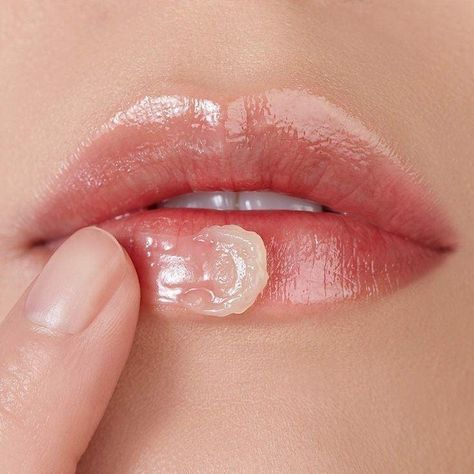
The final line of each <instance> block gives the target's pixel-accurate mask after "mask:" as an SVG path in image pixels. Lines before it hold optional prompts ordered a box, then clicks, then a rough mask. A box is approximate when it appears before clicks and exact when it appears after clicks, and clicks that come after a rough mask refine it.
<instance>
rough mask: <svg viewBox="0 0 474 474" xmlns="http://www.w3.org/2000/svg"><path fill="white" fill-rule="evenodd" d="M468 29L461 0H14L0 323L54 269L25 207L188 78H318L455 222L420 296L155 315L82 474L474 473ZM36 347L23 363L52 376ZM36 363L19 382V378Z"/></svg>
mask: <svg viewBox="0 0 474 474" xmlns="http://www.w3.org/2000/svg"><path fill="white" fill-rule="evenodd" d="M473 36H474V6H473V4H472V2H469V1H465V0H452V1H450V2H447V1H446V2H444V1H441V0H435V1H433V0H431V1H424V0H406V1H387V0H384V1H381V2H370V1H336V0H335V1H331V2H323V1H316V0H314V1H298V2H290V1H267V2H261V1H245V2H242V1H239V2H232V1H229V2H225V8H222V3H220V2H212V1H200V2H191V1H189V2H185V1H182V2H175V1H160V2H152V1H145V0H143V1H141V2H138V3H134V4H133V7H132V5H131V3H130V2H120V4H119V5H117V4H116V2H108V1H103V2H100V3H98V2H92V1H81V2H79V1H70V2H67V4H66V5H64V3H63V2H58V1H52V0H49V1H42V2H39V1H36V2H35V1H34V2H31V1H30V2H27V1H22V0H21V1H18V0H3V2H2V15H1V19H0V64H1V67H0V115H1V120H0V176H1V177H2V186H1V187H0V204H1V209H0V318H1V317H5V321H7V322H8V321H12V320H14V319H15V318H21V317H22V316H21V315H20V314H19V313H21V311H19V310H18V309H14V310H13V311H12V312H11V313H10V315H9V316H8V317H7V316H6V315H7V314H8V313H9V312H10V308H12V307H14V308H18V304H19V303H17V304H16V301H17V300H18V299H19V298H21V295H22V293H23V291H24V290H25V288H26V287H27V286H28V285H29V284H30V282H31V281H32V279H33V278H34V277H35V276H36V275H37V273H38V272H39V271H40V270H41V267H42V265H43V263H44V262H43V261H41V259H38V258H33V256H32V250H31V249H30V248H29V247H28V245H27V242H26V239H25V238H24V237H23V236H22V235H21V234H19V233H18V232H17V231H15V229H16V224H17V223H18V222H21V219H22V212H23V211H22V209H23V206H24V203H25V202H28V201H29V200H31V199H32V197H34V196H35V194H36V193H37V192H39V190H40V189H41V187H42V186H44V185H45V183H46V182H47V180H48V177H49V176H51V173H52V171H53V170H57V169H58V167H59V166H60V163H61V162H62V161H63V160H64V159H65V157H67V156H68V155H69V154H70V153H71V152H72V151H73V150H74V148H75V146H76V145H77V143H78V142H79V141H80V140H81V138H82V137H84V136H86V135H87V132H88V131H89V130H90V129H92V128H94V127H95V126H97V124H100V123H102V122H104V121H105V120H106V119H107V118H108V117H109V116H110V115H111V113H113V111H114V110H117V108H119V107H120V105H121V104H123V103H127V102H130V100H131V99H132V98H133V97H136V96H140V95H141V96H143V95H145V94H150V95H159V94H162V93H169V92H170V91H173V90H174V89H176V87H177V85H178V84H179V85H180V86H179V87H180V90H182V89H183V88H190V89H193V90H200V91H207V90H215V91H218V92H219V93H224V92H226V91H230V92H232V94H235V95H238V94H250V93H255V92H257V91H261V90H266V89H270V88H272V87H292V88H296V87H307V88H310V89H312V90H315V91H318V92H319V93H320V95H323V96H325V97H327V99H328V100H329V101H331V102H333V103H336V104H342V105H343V106H344V107H345V108H346V109H348V110H350V111H351V112H352V113H353V114H355V115H357V116H359V117H361V118H362V120H363V121H364V123H366V124H367V125H368V126H369V127H370V128H373V129H374V130H376V131H377V132H378V133H379V134H380V135H382V136H383V137H384V138H385V139H386V141H387V142H389V143H390V144H392V145H393V146H394V148H395V149H396V150H397V151H398V152H399V154H400V155H401V156H403V157H406V159H407V161H408V162H409V163H410V165H411V166H412V167H413V169H414V170H416V172H417V173H418V174H420V176H422V178H423V180H424V181H425V182H426V183H427V185H428V187H429V189H431V191H432V194H433V196H434V197H435V198H436V199H437V201H439V204H440V206H441V208H442V209H444V210H445V211H446V213H447V215H448V217H449V221H450V223H451V225H452V227H453V228H454V230H455V232H456V235H457V248H456V250H455V251H454V252H453V253H452V255H450V256H449V257H448V259H447V260H446V261H445V262H444V263H443V264H442V265H441V266H440V267H439V268H438V269H436V270H435V271H434V272H431V273H430V274H428V275H426V276H425V277H423V278H422V279H421V280H419V281H417V282H415V283H413V284H411V285H410V286H408V287H407V288H405V289H403V290H401V291H398V292H396V293H395V294H393V295H391V296H389V297H385V298H383V299H380V300H378V301H370V302H366V303H358V304H354V303H350V304H347V305H345V306H343V307H339V308H334V309H331V308H325V309H324V311H320V312H319V313H318V314H315V315H314V317H311V318H308V319H305V320H303V321H298V322H297V323H296V322H291V315H288V316H289V318H288V319H289V321H288V323H278V324H266V325H263V324H258V325H257V324H256V323H253V322H252V321H250V320H249V321H245V322H244V323H242V322H238V323H237V322H233V321H232V320H229V319H227V320H225V321H217V322H216V321H214V320H213V321H210V322H208V323H202V322H199V323H198V322H193V321H174V322H171V321H166V320H162V319H160V318H157V317H156V316H155V315H149V314H140V320H139V324H138V329H137V332H136V334H135V340H134V345H133V348H132V352H131V355H130V357H129V359H128V362H127V364H126V366H125V369H124V372H123V373H122V377H121V378H120V381H119V383H118V386H117V388H116V391H115V393H114V395H113V397H112V400H111V402H110V404H109V406H108V409H107V411H106V413H105V416H104V418H103V419H102V422H101V424H100V426H99V428H98V430H97V432H96V434H95V436H94V437H93V439H92V442H91V443H90V445H89V447H88V449H87V451H86V452H85V454H84V456H83V458H82V460H81V462H80V464H79V472H84V473H86V472H101V473H108V472H110V473H112V472H113V473H118V472H324V473H326V472H327V473H333V472H334V473H336V472H337V473H341V472H386V473H390V472H471V471H472V469H473V468H474V457H473V454H472V449H471V442H472V439H473V438H474V428H473V427H474V411H473V410H472V406H474V373H473V369H472V366H473V364H472V360H473V356H474V345H473V344H472V341H473V340H474V319H473V318H472V307H473V306H474V291H473V283H472V276H471V275H472V268H473V265H474V239H472V235H473V233H474V211H473V206H472V203H473V202H474V187H473V186H472V180H473V177H474V161H473V160H472V136H473V135H474V128H473V126H474V120H473V113H472V111H473V110H474V84H473V80H472V78H473V77H474V59H473V58H474V43H473V42H472V37H473ZM15 304H16V305H15ZM133 311H134V309H133V308H130V309H129V311H128V313H129V314H133ZM11 324H12V323H9V324H7V323H5V322H4V323H3V324H2V326H1V327H0V334H1V336H0V337H1V341H0V347H2V357H3V358H4V360H5V361H7V362H5V363H3V365H2V367H7V368H8V367H10V369H11V367H17V366H15V364H13V365H12V364H10V365H9V363H8V361H9V360H14V359H10V357H13V356H12V355H11V354H13V352H10V351H13V350H14V349H13V348H14V347H15V344H16V342H15V341H16V340H17V336H12V335H11V333H9V332H8V328H9V327H11ZM18 324H19V323H18ZM5 328H7V329H5ZM1 331H3V332H1ZM6 331H7V332H6ZM15 331H19V329H15ZM15 331H14V334H18V332H15ZM132 333H133V328H132V327H130V328H129V329H128V330H127V331H125V332H123V333H121V334H122V337H123V339H117V341H116V346H114V347H115V349H114V350H116V351H118V353H120V354H123V353H126V352H127V346H126V340H127V337H130V334H132ZM5 334H6V336H5ZM132 335H133V334H132ZM30 336H31V334H30ZM30 336H28V337H30ZM25 337H26V336H25ZM28 337H27V338H26V341H27V342H26V343H25V344H29V342H28V341H29V339H28ZM48 337H49V336H48ZM84 337H86V336H84ZM48 341H49V342H48ZM94 341H95V344H98V345H99V346H98V347H100V344H105V342H103V341H104V340H103V339H101V338H100V337H98V338H95V339H94ZM101 341H102V342H101ZM44 344H46V345H47V346H48V344H52V342H51V341H50V339H45V342H44ZM124 344H125V345H124ZM5 347H9V348H10V349H5ZM48 347H50V346H48ZM107 347H109V348H110V347H111V346H110V344H109V345H108V346H107ZM120 351H122V352H120ZM103 352H104V351H97V354H98V356H97V357H99V359H100V357H103ZM100 354H102V356H101V355H100ZM38 360H41V358H38V357H32V358H31V360H30V361H29V362H28V364H27V369H28V370H29V371H30V372H29V373H33V374H39V375H38V376H37V377H36V380H38V381H41V380H43V379H42V375H41V371H40V369H41V368H39V367H37V365H35V364H36V363H37V361H38ZM48 360H50V363H51V370H58V371H59V372H58V373H67V372H68V371H72V370H75V368H74V367H71V366H70V365H69V366H68V365H67V364H65V363H63V362H60V361H61V357H52V358H51V359H48ZM81 360H82V359H81ZM94 361H95V362H94ZM99 362H100V360H99ZM78 363H79V364H81V362H78ZM94 363H98V362H97V360H96V359H94V358H93V357H85V358H84V359H83V360H82V364H84V366H87V364H94ZM55 364H59V365H58V366H57V365H55ZM23 369H25V367H22V366H21V365H20V366H19V369H18V370H19V372H18V374H16V375H17V378H16V379H15V380H23V378H22V377H23V372H21V371H22V370H23ZM2 370H3V369H2ZM15 370H17V369H15ZM25 370H26V369H25ZM61 371H63V372H61ZM10 372H11V370H10ZM10 372H8V371H7V372H6V371H5V370H3V372H1V371H0V388H1V387H5V386H6V387H10V388H9V390H10V389H11V390H12V392H11V393H13V396H15V390H14V385H12V382H9V380H10V379H8V378H6V375H5V374H6V373H10ZM100 379H102V380H101V381H100V382H98V380H100ZM48 380H49V379H45V380H44V383H40V382H38V383H40V385H39V386H41V387H43V389H42V390H44V391H43V392H42V394H43V395H41V396H42V397H43V398H41V399H39V400H36V399H35V398H34V397H35V396H36V395H35V393H36V392H35V393H33V394H30V395H31V397H32V398H28V399H29V400H30V401H31V403H30V405H29V407H30V409H29V410H23V411H21V412H19V413H17V414H16V415H15V417H14V419H15V420H17V422H19V423H20V425H23V426H25V424H26V426H29V427H30V428H31V427H32V426H38V424H39V425H40V426H42V425H43V424H42V423H37V424H36V425H35V424H33V425H32V424H31V423H30V424H28V423H29V421H28V420H30V418H29V417H30V416H33V417H35V416H36V418H34V420H42V419H43V418H44V417H46V416H47V414H48V413H51V407H50V406H49V407H48V403H47V400H49V399H50V397H51V396H52V395H51V393H57V392H58V391H61V390H64V393H65V395H64V398H65V399H68V397H69V398H71V397H73V396H74V391H73V387H70V386H69V387H68V384H66V383H65V384H64V386H61V384H59V383H57V382H55V383H51V384H50V385H48V384H47V383H46V382H47V381H48ZM95 381H96V382H97V383H101V384H104V386H105V385H107V384H109V385H108V387H109V388H107V387H105V388H104V390H105V391H106V392H107V390H110V386H113V384H114V383H115V379H114V377H111V378H110V379H107V380H105V379H103V378H102V377H98V378H96V379H95ZM2 384H3V385H2ZM46 386H47V387H49V388H44V387H46ZM12 387H13V388H12ZM27 387H28V386H27ZM27 390H28V388H27ZM48 390H49V391H50V392H48ZM0 393H2V391H1V390H0ZM100 393H102V392H100ZM30 395H29V396H30ZM87 396H88V397H90V398H87V400H88V401H89V402H90V404H91V405H87V404H86V405H87V406H89V412H90V406H94V397H97V393H96V392H94V390H93V389H92V388H91V392H90V393H88V395H87ZM4 400H5V397H3V398H2V397H0V414H3V413H4V412H5V406H4V405H2V403H3V404H4V403H5V402H4ZM97 406H98V405H97ZM100 406H102V405H100ZM104 406H105V405H104ZM87 410H88V408H87V407H86V408H84V410H83V412H82V413H83V414H82V415H81V416H77V417H72V418H71V417H68V414H70V407H68V406H63V405H61V406H59V407H55V410H53V411H54V413H55V416H58V417H63V418H61V419H62V420H63V421H62V422H61V423H69V424H68V426H76V424H77V425H78V426H83V423H87V421H84V420H90V418H88V416H89V415H88V413H89V412H88V411H87ZM99 411H100V410H99ZM32 413H33V414H32ZM35 413H36V414H35ZM100 415H101V413H99V414H97V413H95V415H94V416H97V417H100ZM42 417H43V418H42ZM18 420H20V421H18ZM94 420H96V418H94ZM81 423H82V424H81ZM3 426H4V425H3V424H2V423H1V422H0V432H2V430H3V429H4V428H3ZM87 426H88V430H89V431H87V430H86V434H84V437H83V438H81V439H87V438H88V437H90V436H92V433H93V431H94V429H95V425H94V423H91V422H90V421H89V424H88V425H87ZM32 430H33V428H31V429H30V430H26V432H27V433H31V431H32ZM33 431H34V430H33ZM45 432H47V431H46V430H45ZM57 433H58V432H55V433H53V434H52V436H56V438H55V439H57V437H58V434H57ZM8 434H9V433H8V431H7V432H2V436H0V445H1V446H2V449H3V450H4V451H1V449H0V452H17V453H23V452H25V451H26V452H38V449H37V448H36V447H35V446H36V445H35V440H33V439H30V440H29V441H28V442H27V447H25V446H24V443H25V441H24V439H25V438H24V437H21V436H17V437H12V436H8ZM69 442H72V443H74V441H71V440H65V441H64V443H66V444H64V443H63V444H59V445H57V444H56V445H54V446H55V447H56V448H57V449H55V450H54V453H57V456H58V458H60V459H59V460H58V461H57V463H56V464H54V465H55V466H58V472H64V470H63V471H61V468H62V467H64V466H67V467H71V466H73V465H74V463H75V461H77V458H78V456H79V455H80V453H82V450H83V449H84V446H85V444H87V443H86V441H84V443H83V444H81V445H78V444H75V445H74V446H73V447H71V446H69V445H68V444H67V443H69ZM32 446H33V447H32ZM71 453H73V454H71ZM0 458H1V456H0ZM48 459H50V458H48ZM12 462H13V461H12ZM46 465H47V464H46ZM12 466H13V467H15V464H10V465H9V467H12ZM30 467H31V466H30ZM6 472H8V471H6ZM26 472H30V471H26Z"/></svg>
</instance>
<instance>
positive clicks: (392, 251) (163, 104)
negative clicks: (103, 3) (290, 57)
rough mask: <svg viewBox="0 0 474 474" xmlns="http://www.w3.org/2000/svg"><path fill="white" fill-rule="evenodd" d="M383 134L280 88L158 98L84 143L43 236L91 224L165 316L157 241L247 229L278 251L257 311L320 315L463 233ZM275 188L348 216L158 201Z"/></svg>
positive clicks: (432, 255) (379, 290)
mask: <svg viewBox="0 0 474 474" xmlns="http://www.w3.org/2000/svg"><path fill="white" fill-rule="evenodd" d="M407 168H408V167H407V166H406V165H405V164H404V163H403V161H402V160H401V159H400V158H399V157H398V156H397V155H396V154H395V153H393V152H392V151H391V149H390V148H389V146H387V145H386V144H385V143H384V142H383V140H382V139H381V138H380V137H378V136H377V135H376V134H375V133H374V132H372V131H370V130H369V129H367V128H366V127H365V126H364V125H363V124H362V123H361V122H360V121H359V120H357V119H355V118H354V117H351V116H350V115H349V114H348V113H346V112H345V111H344V110H342V109H341V108H339V107H337V106H334V105H332V104H330V103H329V102H328V101H326V100H325V99H324V98H321V97H318V96H315V95H312V94H311V93H309V92H306V91H300V90H287V89H282V90H270V91H266V92H264V93H262V94H258V95H253V96H245V97H241V98H237V99H235V100H233V101H225V102H223V103H219V102H217V101H213V100H210V99H201V98H194V97H186V96H159V97H145V98H143V99H141V100H139V101H137V102H136V103H135V104H133V105H132V106H131V107H129V108H128V109H127V110H125V111H121V112H118V113H116V114H115V115H114V116H113V117H112V118H111V119H110V120H109V121H108V122H107V123H105V124H104V125H102V126H101V127H99V129H98V130H96V131H94V132H93V133H92V134H91V135H90V136H89V137H88V138H87V139H86V140H84V141H83V142H82V143H81V144H80V146H79V147H78V150H77V152H76V153H75V154H74V155H73V156H71V157H70V158H69V159H68V160H67V162H66V164H65V166H64V168H63V169H62V170H61V171H60V172H59V173H58V175H57V176H55V178H54V180H53V183H52V184H50V185H49V186H48V190H49V191H48V193H46V194H45V197H46V199H45V200H43V201H42V203H41V206H39V207H38V210H37V212H36V218H37V222H38V226H37V228H38V229H39V230H38V232H37V235H36V236H35V237H36V238H37V240H42V241H52V240H54V239H58V238H61V237H63V236H66V235H68V234H70V233H72V232H73V231H74V230H76V229H78V228H80V227H83V226H86V225H91V224H96V225H100V226H101V227H104V228H106V229H107V230H109V231H110V232H112V233H113V234H114V235H115V236H116V237H117V238H118V239H119V240H120V242H121V243H122V244H123V245H124V246H125V248H126V249H127V250H128V252H129V253H130V256H131V258H132V260H133V262H134V264H135V266H136V268H137V271H138V274H139V277H140V282H141V286H142V303H143V305H144V306H145V307H147V308H149V309H150V310H151V311H156V312H160V313H162V314H170V315H172V314H174V313H173V309H172V308H168V307H162V306H161V305H160V304H159V302H158V301H157V298H156V277H157V274H156V272H157V270H156V268H154V267H153V266H152V265H151V264H150V263H151V260H152V259H153V256H152V255H151V256H150V254H149V252H148V254H147V251H146V249H145V244H144V242H145V241H144V238H146V237H147V236H150V235H152V236H155V235H158V234H164V235H171V236H177V235H179V234H192V233H195V232H196V231H198V230H200V229H201V228H203V227H205V226H208V225H222V224H228V223H233V224H238V225H241V226H242V227H244V228H245V229H248V230H253V231H256V232H258V233H259V234H260V235H261V237H262V238H263V240H264V242H265V244H266V246H267V251H268V264H269V274H270V279H269V284H268V286H267V287H266V289H265V290H264V292H263V293H262V295H261V296H260V298H259V300H258V302H257V304H256V306H255V307H254V308H253V309H254V310H255V311H256V310H259V311H260V313H262V314H263V313H268V314H274V315H280V314H288V312H289V311H292V312H298V313H299V312H301V313H311V312H314V311H315V310H316V308H317V307H319V306H321V305H323V304H326V303H333V302H337V301H341V300H353V299H357V298H366V297H372V296H376V295H382V294H386V293H388V292H392V291H394V290H396V289H397V288H399V287H401V286H403V285H405V284H407V283H408V282H410V281H411V280H413V279H415V278H416V277H418V276H420V275H421V274H423V273H425V272H426V271H428V270H429V269H431V268H433V267H434V266H435V265H436V264H437V263H439V262H440V261H441V260H442V258H443V256H444V255H445V254H446V253H447V252H448V251H449V250H451V249H452V248H453V239H452V232H451V230H450V228H449V227H448V226H447V225H446V223H445V219H444V218H443V217H442V215H441V213H440V212H439V210H438V209H437V207H436V206H435V205H434V203H433V200H432V199H431V198H430V196H429V193H427V191H426V189H425V188H424V187H423V186H422V185H421V184H420V182H419V179H418V178H417V177H416V176H414V175H413V174H412V173H411V172H408V171H407ZM263 189H269V190H272V191H275V192H281V193H285V194H289V195H292V196H297V197H301V198H305V199H310V200H313V201H316V202H318V203H320V204H323V205H325V206H327V207H328V208H330V209H333V210H334V211H337V213H307V212H289V211H250V212H240V211H209V210H189V209H164V208H159V209H153V210H147V209H146V208H147V207H148V206H150V205H152V204H153V203H156V202H160V201H162V200H164V199H168V198H170V197H173V196H176V195H179V194H184V193H189V192H192V191H208V190H229V191H239V190H240V191H244V190H248V191H250V190H263Z"/></svg>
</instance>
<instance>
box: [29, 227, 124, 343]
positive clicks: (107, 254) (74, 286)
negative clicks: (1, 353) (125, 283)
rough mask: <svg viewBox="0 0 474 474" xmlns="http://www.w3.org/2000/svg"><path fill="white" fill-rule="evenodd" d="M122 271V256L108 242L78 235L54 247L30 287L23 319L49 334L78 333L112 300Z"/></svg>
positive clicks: (91, 233)
mask: <svg viewBox="0 0 474 474" xmlns="http://www.w3.org/2000/svg"><path fill="white" fill-rule="evenodd" d="M125 268H126V258H125V254H124V252H123V250H122V248H121V247H120V244H119V243H118V242H117V241H116V240H115V239H114V237H112V236H111V235H110V234H108V233H107V232H105V231H103V230H101V229H99V228H96V227H88V228H86V229H81V230H79V231H78V232H76V233H75V234H74V235H72V236H71V237H70V238H69V239H68V240H66V242H64V243H63V244H62V245H61V247H59V249H58V250H57V251H56V252H55V253H54V255H53V256H52V257H51V258H50V259H49V261H48V263H47V264H46V265H45V267H44V268H43V270H42V272H41V273H40V275H39V276H38V278H37V279H36V280H35V282H34V283H33V286H32V287H31V289H30V291H29V293H28V296H27V298H26V302H25V312H26V317H27V318H28V319H29V320H30V321H31V322H33V323H34V324H36V325H38V326H41V327H44V328H48V329H51V330H54V331H58V332H62V333H67V334H76V333H78V332H81V331H83V330H84V329H85V328H87V327H88V326H89V324H90V323H91V322H92V321H93V320H94V318H95V317H96V316H97V315H98V314H99V313H100V311H101V309H102V308H103V307H104V305H105V304H106V303H107V301H108V300H109V299H110V298H111V296H112V295H113V294H114V292H115V290H116V289H117V288H118V285H119V284H120V282H121V280H122V278H123V276H124V273H125Z"/></svg>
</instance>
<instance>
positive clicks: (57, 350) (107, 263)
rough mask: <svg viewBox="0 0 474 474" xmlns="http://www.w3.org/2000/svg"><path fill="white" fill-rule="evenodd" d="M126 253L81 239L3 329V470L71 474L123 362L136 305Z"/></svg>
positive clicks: (93, 238) (86, 235) (112, 243)
mask: <svg viewBox="0 0 474 474" xmlns="http://www.w3.org/2000/svg"><path fill="white" fill-rule="evenodd" d="M139 300H140V295H139V286H138V280H137V276H136V273H135V269H134V268H133V265H132V263H131V262H130V260H129V258H128V256H127V255H126V253H125V252H124V251H123V249H122V248H121V247H120V245H119V244H118V243H117V241H116V240H115V239H114V238H113V237H112V236H111V235H109V234H107V233H106V232H105V231H103V230H100V229H97V228H86V229H83V230H80V231H78V232H76V233H75V234H74V235H73V236H72V237H70V238H69V239H68V240H67V241H66V242H65V243H64V244H63V245H62V246H61V247H60V248H59V249H58V250H57V252H56V253H55V254H54V255H53V256H52V257H51V259H50V260H49V262H48V263H47V264H46V266H45V267H44V269H43V271H42V272H41V274H40V275H39V276H38V278H37V279H36V280H35V281H34V282H33V284H32V285H31V286H30V288H29V289H28V290H27V291H26V292H25V294H24V295H23V296H22V297H21V298H20V300H19V301H18V303H17V304H16V306H15V307H14V308H13V309H12V311H11V312H10V314H9V315H8V316H7V317H6V319H5V320H4V321H3V322H2V324H1V325H0V472H2V473H10V472H11V473H30V472H31V473H33V472H34V473H55V472H60V473H63V472H74V470H75V467H76V464H77V462H78V460H79V458H80V456H81V455H82V453H83V452H84V450H85V449H86V447H87V444H88V443H89V441H90V439H91V437H92V435H93V433H94V431H95V429H96V427H97V424H98V423H99V421H100V419H101V417H102V415H103V413H104V410H105V408H106V406H107V403H108V402H109V399H110V397H111V395H112V392H113V390H114V388H115V385H116V383H117V380H118V378H119V375H120V372H121V370H122V368H123V366H124V363H125V361H126V359H127V356H128V353H129V350H130V347H131V343H132V339H133V335H134V331H135V326H136V322H137V316H138V308H139Z"/></svg>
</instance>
